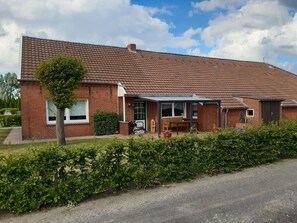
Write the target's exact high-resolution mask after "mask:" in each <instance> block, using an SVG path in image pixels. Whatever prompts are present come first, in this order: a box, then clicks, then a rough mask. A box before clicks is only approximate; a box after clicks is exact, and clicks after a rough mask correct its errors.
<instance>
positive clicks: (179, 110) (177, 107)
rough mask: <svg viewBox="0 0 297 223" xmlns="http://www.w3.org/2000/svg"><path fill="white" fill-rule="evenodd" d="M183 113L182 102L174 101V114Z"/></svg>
mask: <svg viewBox="0 0 297 223" xmlns="http://www.w3.org/2000/svg"><path fill="white" fill-rule="evenodd" d="M183 115H184V104H183V103H181V102H179V103H174V116H183Z"/></svg>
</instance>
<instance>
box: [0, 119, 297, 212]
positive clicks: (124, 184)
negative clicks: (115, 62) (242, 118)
mask: <svg viewBox="0 0 297 223" xmlns="http://www.w3.org/2000/svg"><path fill="white" fill-rule="evenodd" d="M26 154H27V153H26ZM296 157H297V121H286V122H282V123H280V124H272V125H265V126H262V127H260V128H254V129H250V130H245V131H244V132H242V133H240V132H236V131H232V130H228V131H223V132H221V133H218V134H214V135H209V136H207V137H205V138H199V137H196V136H192V135H188V136H184V137H180V138H171V139H166V140H164V139H159V140H153V141H152V140H146V139H130V140H128V142H127V141H126V142H122V141H121V142H114V143H113V144H112V145H110V146H109V147H108V148H107V149H106V150H105V151H101V152H98V150H97V149H96V148H95V147H94V146H84V147H78V148H71V149H70V148H65V147H58V146H54V145H50V146H47V148H43V149H35V150H32V152H31V153H28V154H27V155H22V156H20V155H19V156H18V155H11V156H9V157H3V158H2V161H1V162H0V209H7V210H10V211H12V212H15V213H22V212H26V211H29V210H32V209H38V208H39V207H41V206H44V205H49V206H55V205H64V204H76V203H78V202H80V201H81V200H82V199H84V198H86V197H89V196H92V195H96V194H100V193H102V192H104V191H112V190H121V189H124V188H128V187H131V186H135V187H139V188H140V187H148V186H154V185H157V184H159V183H160V182H161V181H163V180H165V181H180V180H182V179H189V178H192V177H195V176H196V174H197V173H207V174H218V173H225V172H232V171H237V170H240V169H242V168H245V167H250V166H256V165H259V164H262V163H269V162H273V161H276V160H278V159H282V158H296Z"/></svg>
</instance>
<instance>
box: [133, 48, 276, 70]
mask: <svg viewBox="0 0 297 223" xmlns="http://www.w3.org/2000/svg"><path fill="white" fill-rule="evenodd" d="M137 51H139V52H141V51H142V52H148V53H160V54H168V55H173V56H185V57H193V58H204V59H211V60H224V61H234V62H248V63H258V64H268V63H264V62H260V61H252V60H238V59H228V58H219V57H210V56H199V55H189V54H182V53H171V52H159V51H151V50H140V49H139V50H137ZM269 65H270V64H269ZM271 66H274V65H271ZM274 67H275V66H274Z"/></svg>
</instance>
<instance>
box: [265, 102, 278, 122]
mask: <svg viewBox="0 0 297 223" xmlns="http://www.w3.org/2000/svg"><path fill="white" fill-rule="evenodd" d="M261 109H262V112H261V113H262V114H261V115H262V120H263V122H264V123H269V122H272V121H279V119H280V102H279V101H262V102H261Z"/></svg>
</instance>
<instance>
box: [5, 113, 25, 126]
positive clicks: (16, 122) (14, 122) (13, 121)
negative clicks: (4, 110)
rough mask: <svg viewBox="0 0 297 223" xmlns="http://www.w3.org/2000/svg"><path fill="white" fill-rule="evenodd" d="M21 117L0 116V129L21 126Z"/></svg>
mask: <svg viewBox="0 0 297 223" xmlns="http://www.w3.org/2000/svg"><path fill="white" fill-rule="evenodd" d="M21 125H22V117H21V115H0V127H11V126H21Z"/></svg>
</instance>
